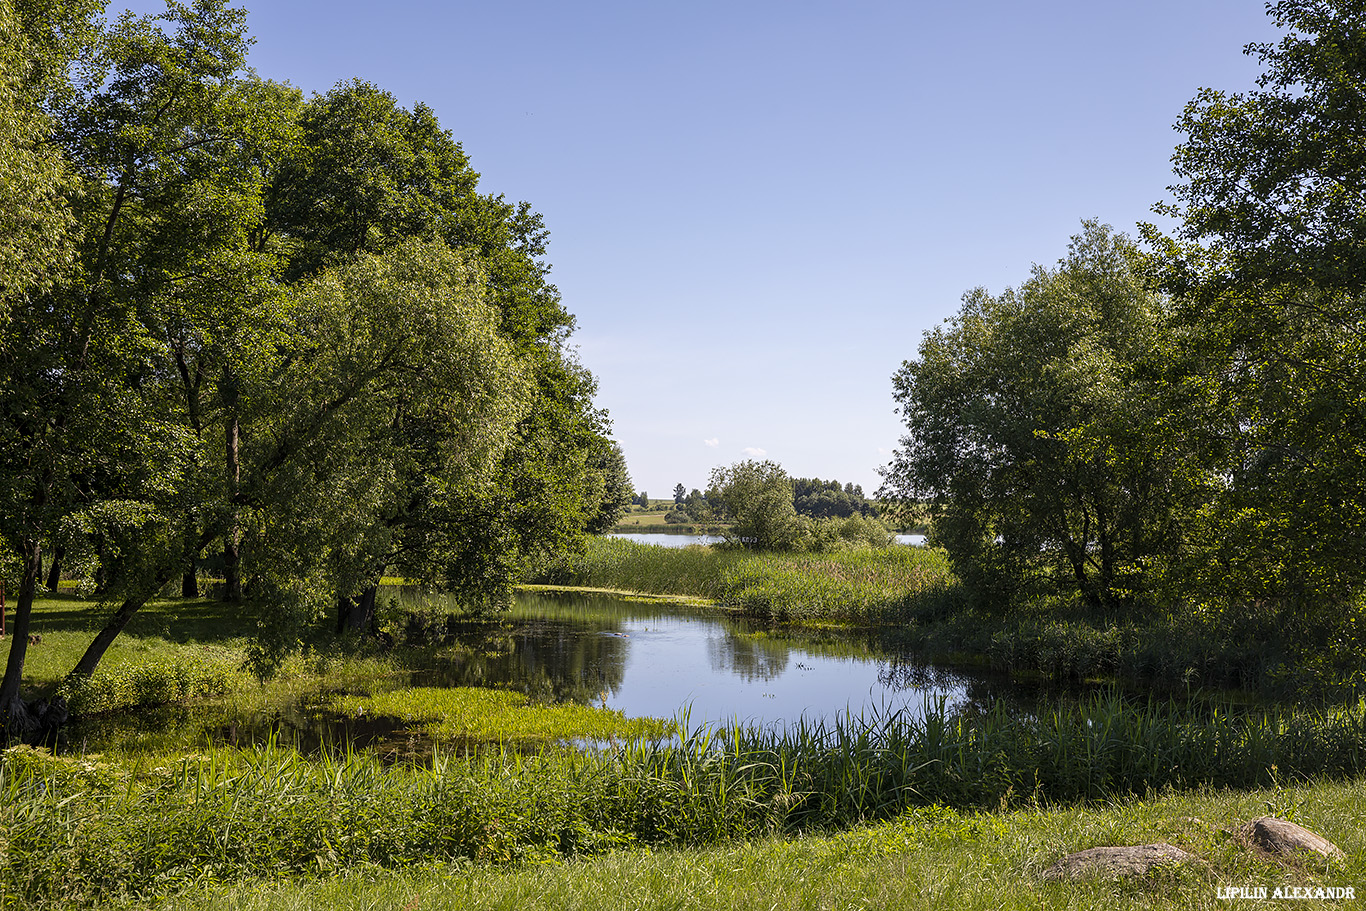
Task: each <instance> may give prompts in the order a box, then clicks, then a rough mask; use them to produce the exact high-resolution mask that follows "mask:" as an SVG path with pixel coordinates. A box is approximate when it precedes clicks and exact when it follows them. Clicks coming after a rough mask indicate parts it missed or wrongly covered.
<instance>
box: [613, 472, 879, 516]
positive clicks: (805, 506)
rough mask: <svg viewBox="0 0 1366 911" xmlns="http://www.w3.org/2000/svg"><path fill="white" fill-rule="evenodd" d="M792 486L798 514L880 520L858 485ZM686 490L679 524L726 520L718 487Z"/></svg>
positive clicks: (678, 504)
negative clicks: (704, 490)
mask: <svg viewBox="0 0 1366 911" xmlns="http://www.w3.org/2000/svg"><path fill="white" fill-rule="evenodd" d="M791 485H792V506H793V508H794V509H796V510H797V515H800V516H809V517H811V518H813V519H848V518H849V517H851V516H862V517H864V518H872V519H876V518H878V506H877V503H875V502H874V501H872V500H870V499H868V498H867V497H866V496H864V494H863V488H862V487H861V486H860V485H858V484H853V483H848V484H841V483H840V482H839V481H836V480H834V479H831V480H829V481H822V480H821V479H820V478H793V479H792V481H791ZM685 490H686V488H685V487H684V486H683V485H682V484H678V485H676V486H675V487H674V490H673V494H674V507H673V509H672V510H671V511H670V513H669V515H670V516H675V515H676V516H677V521H678V522H685V521H691V522H714V521H718V520H724V519H725V518H726V515H725V507H724V506H723V505H722V503H721V495H720V492H719V491H717V489H716V488H715V487H714V486H713V487H709V488H707V490H706V492H705V493H704V492H703V491H701V490H698V489H697V488H696V487H694V488H693V489H692V490H691V491H689V492H687V493H684V491H685ZM648 502H649V501H648V499H646V497H645V495H644V494H641V495H640V496H639V497H637V498H636V503H637V504H639V505H640V506H643V507H647V506H648ZM656 502H658V501H656Z"/></svg>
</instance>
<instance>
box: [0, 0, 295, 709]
mask: <svg viewBox="0 0 1366 911" xmlns="http://www.w3.org/2000/svg"><path fill="white" fill-rule="evenodd" d="M22 9H23V11H24V13H25V14H26V15H27V16H28V17H29V19H28V20H26V21H29V22H30V23H32V22H34V21H41V22H43V23H44V25H43V29H46V30H47V31H43V30H41V29H40V31H39V33H40V34H42V35H48V36H53V35H58V36H61V37H60V38H59V40H57V44H56V45H54V44H52V43H50V42H47V43H45V41H43V40H39V41H37V42H36V44H35V45H34V46H35V47H40V48H41V47H48V48H51V47H56V46H60V47H67V48H68V49H70V48H72V47H73V45H72V44H71V43H70V42H71V41H75V42H76V45H75V46H78V47H79V46H83V47H84V48H85V50H88V51H89V52H90V56H91V59H92V61H93V62H92V64H91V66H92V71H91V76H90V78H88V79H86V80H84V81H82V82H80V83H79V84H76V85H73V86H71V88H70V89H69V90H68V89H67V88H66V87H65V86H64V87H63V89H62V91H60V92H58V93H56V94H54V95H52V96H50V97H49V98H48V103H49V104H50V106H51V110H52V111H53V112H54V113H53V121H52V144H53V146H54V147H56V148H60V149H61V150H62V153H63V156H64V159H65V163H66V167H67V169H68V171H69V173H70V174H71V175H72V181H73V182H74V181H78V182H79V187H77V186H76V185H75V184H74V183H68V185H67V187H66V190H67V194H68V198H67V202H68V204H69V205H70V211H71V212H72V214H73V215H74V221H73V223H72V243H71V250H72V254H73V255H72V258H71V269H70V270H69V271H65V272H62V273H61V274H60V275H57V276H54V280H53V281H51V283H50V284H48V285H45V286H43V291H42V293H41V295H35V294H32V293H30V294H28V295H26V296H25V297H24V298H23V299H21V300H19V301H16V303H18V304H20V306H16V307H15V308H14V309H12V310H11V312H10V316H11V320H10V322H9V324H8V325H7V327H6V329H7V335H6V337H5V338H4V339H3V349H2V350H3V374H4V380H3V389H2V390H0V398H3V400H4V407H3V409H2V410H3V421H4V426H3V428H2V429H0V435H2V436H3V437H4V444H5V445H4V451H5V456H4V458H5V460H6V464H5V466H3V467H0V473H5V474H6V475H7V476H9V477H10V478H11V479H12V480H13V483H10V484H6V485H4V486H5V487H6V489H7V492H8V494H9V496H8V498H7V499H6V501H5V504H4V509H5V512H6V514H7V518H8V519H10V520H11V521H8V522H7V523H5V524H6V526H7V531H6V534H7V538H8V539H9V540H10V541H11V542H13V543H14V545H15V546H17V547H18V548H19V549H20V550H21V551H22V553H23V554H24V560H23V562H24V565H25V566H26V567H27V569H26V570H25V574H24V580H25V581H24V585H23V588H24V589H26V590H27V589H29V584H28V583H29V582H30V581H32V580H31V578H30V577H31V575H32V573H31V572H30V570H32V569H35V568H36V567H37V566H38V565H40V554H41V542H42V541H43V540H53V539H55V538H57V537H58V536H59V534H63V535H65V534H69V533H70V531H71V530H72V529H75V530H77V531H78V532H79V533H80V534H82V535H84V536H85V537H86V538H87V539H92V540H94V541H96V542H98V544H97V546H98V548H99V555H98V556H99V573H98V575H99V579H100V585H101V591H102V594H103V595H104V597H105V598H106V600H110V601H113V602H115V603H117V602H118V601H119V600H120V599H121V600H122V605H121V606H120V607H119V609H118V610H116V611H115V612H114V614H113V616H112V617H111V618H110V621H109V623H108V624H107V625H106V628H105V629H104V630H102V631H101V632H100V634H99V635H97V637H96V642H95V644H94V645H92V647H91V651H89V652H87V656H86V659H83V660H82V662H81V663H80V664H78V666H77V671H78V672H79V671H83V670H84V669H86V668H87V667H89V666H90V661H91V660H98V655H99V654H102V653H103V649H104V648H105V647H107V644H108V641H109V640H110V639H112V637H113V636H115V635H117V633H118V631H119V630H120V629H122V626H123V624H126V622H127V619H128V618H129V617H130V616H131V615H132V613H133V612H135V611H136V610H137V609H138V608H139V607H140V606H141V604H142V603H143V602H144V601H145V600H146V599H147V598H148V597H149V596H150V595H151V594H152V593H154V592H155V590H156V589H157V588H158V587H160V584H161V583H162V582H164V581H165V579H166V576H164V575H163V570H165V568H166V567H167V566H169V567H171V568H172V570H174V569H175V568H178V567H179V565H181V563H182V562H183V558H182V551H183V549H184V547H185V546H186V542H185V536H184V533H183V529H182V528H180V527H179V517H182V516H183V515H184V514H185V513H186V510H187V509H188V508H189V503H190V502H191V501H192V500H193V497H192V495H191V491H192V490H193V484H192V479H193V478H194V476H195V474H196V470H197V469H196V466H197V464H198V463H199V460H200V457H201V455H202V453H199V452H198V451H197V446H196V443H195V441H194V440H192V439H190V438H188V437H187V436H185V435H184V434H182V433H181V432H180V422H181V417H180V413H179V412H178V406H177V403H176V402H175V400H174V397H173V395H172V394H171V391H170V390H171V387H170V386H169V384H168V383H167V382H166V380H167V378H168V377H169V376H171V375H172V368H171V365H170V364H169V362H168V361H167V360H166V358H165V348H164V347H163V346H162V344H161V339H162V337H163V330H164V327H165V312H166V311H164V310H163V309H162V308H163V307H164V306H165V305H166V304H167V302H168V301H172V300H174V301H176V302H177V304H176V305H177V306H179V305H180V303H181V302H183V301H186V300H188V299H191V298H194V297H196V296H213V295H232V294H235V293H238V292H239V291H240V290H241V289H242V288H243V287H244V286H248V285H252V284H253V283H256V282H257V281H258V280H260V279H262V278H264V277H265V275H266V274H267V273H268V269H267V270H265V271H263V270H262V269H260V268H259V267H260V263H259V261H257V260H256V259H255V258H253V257H250V256H247V257H243V256H240V255H239V254H240V253H241V236H242V231H243V225H244V219H243V218H242V217H241V213H243V212H245V211H246V210H247V209H249V208H250V202H249V197H250V196H251V194H252V192H253V190H252V182H251V181H250V180H249V179H244V175H243V173H242V171H241V170H240V169H238V168H236V167H235V166H234V165H233V164H232V161H233V159H232V156H230V155H225V154H224V153H223V152H222V151H221V147H222V146H223V145H230V144H232V143H233V142H235V141H236V139H237V138H238V137H241V136H242V135H243V131H242V130H240V129H239V125H240V124H241V123H242V120H241V118H240V116H239V111H240V106H239V105H238V104H237V102H236V99H235V97H234V96H235V92H236V86H237V84H236V82H235V81H234V79H233V78H232V76H233V74H234V73H235V72H236V71H237V70H238V69H239V68H240V67H241V63H242V59H243V57H242V54H243V52H244V48H245V33H244V30H243V26H242V14H241V13H240V12H238V11H234V10H230V9H228V8H227V7H226V6H225V5H224V4H222V3H220V2H213V0H201V2H199V3H197V4H195V5H194V6H193V7H185V6H179V5H175V6H173V7H172V8H171V10H170V12H168V13H167V14H166V16H164V17H159V18H144V19H137V18H134V17H131V16H125V17H123V18H122V19H121V20H120V21H119V22H118V23H117V24H116V25H115V26H113V27H112V28H111V29H109V30H108V32H107V33H103V34H98V35H97V33H96V31H95V30H94V27H93V25H91V24H90V23H89V21H87V20H81V19H79V17H77V19H76V20H74V21H73V20H71V19H70V18H69V16H70V15H71V14H73V13H76V12H79V11H80V10H81V9H83V8H82V7H78V6H77V5H75V4H59V3H52V4H48V5H47V7H44V6H43V5H41V4H35V5H33V6H25V7H22ZM85 9H86V11H87V12H88V8H85ZM44 10H46V11H47V12H55V13H57V15H56V17H55V18H52V19H48V18H45V13H44ZM82 22H84V25H83V24H82ZM161 23H165V24H166V25H167V26H170V27H171V31H170V33H168V32H167V31H163V29H162V28H160V27H159V26H160V24H161ZM67 24H70V25H72V28H71V29H70V30H69V31H68V30H66V29H67ZM30 34H32V33H30ZM82 42H84V45H82ZM61 58H62V53H57V54H55V55H43V54H40V55H39V56H37V57H36V58H34V60H35V65H36V66H37V67H38V68H41V69H44V70H45V71H47V72H50V73H52V74H58V73H60V74H62V75H60V76H58V75H54V76H53V77H52V78H53V79H55V80H57V81H59V82H60V81H61V80H62V79H64V77H65V71H64V69H63V67H62V66H61V63H60V60H61ZM68 59H69V58H68ZM40 208H41V206H40ZM20 242H21V243H25V244H31V243H35V242H36V241H34V240H33V238H28V239H27V240H25V239H23V238H21V239H20ZM56 246H57V247H60V246H61V244H57V245H56ZM34 252H35V261H42V259H43V256H44V254H43V252H42V251H34ZM20 602H21V603H20V612H21V614H23V615H24V619H23V620H21V622H20V624H19V625H20V626H22V625H24V623H26V622H27V619H26V618H27V611H28V609H29V605H31V590H30V591H29V593H28V594H27V595H25V594H24V592H22V591H21V599H20ZM23 661H24V650H23V649H22V648H14V649H11V651H10V657H9V662H8V664H7V667H6V679H5V683H4V684H3V686H0V701H2V702H3V703H4V709H3V710H4V711H5V713H6V717H7V723H8V724H9V726H10V728H11V730H16V729H17V730H23V729H24V728H26V727H29V726H30V723H31V719H29V718H27V717H26V712H25V709H24V706H23V704H22V701H21V700H20V699H19V697H18V687H19V680H20V678H21V675H22V665H23Z"/></svg>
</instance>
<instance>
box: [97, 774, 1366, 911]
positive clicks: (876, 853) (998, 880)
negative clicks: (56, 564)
mask: <svg viewBox="0 0 1366 911" xmlns="http://www.w3.org/2000/svg"><path fill="white" fill-rule="evenodd" d="M1268 807H1270V808H1272V809H1276V810H1278V811H1280V812H1282V813H1285V814H1286V815H1289V816H1290V817H1291V818H1294V819H1295V820H1296V821H1298V822H1300V823H1301V824H1303V825H1306V826H1308V827H1310V828H1312V829H1314V830H1316V831H1318V832H1320V833H1322V834H1324V835H1325V836H1326V837H1328V838H1329V839H1330V840H1332V841H1334V842H1335V843H1337V844H1338V845H1339V846H1340V847H1341V848H1342V849H1343V850H1344V851H1345V852H1346V858H1345V859H1344V860H1342V861H1337V862H1333V863H1327V864H1323V863H1308V862H1301V863H1300V864H1297V865H1295V866H1290V867H1286V866H1282V865H1280V864H1277V863H1274V862H1271V861H1268V860H1265V859H1262V858H1259V857H1257V856H1256V855H1254V854H1252V853H1251V852H1249V851H1247V850H1246V849H1244V848H1242V847H1241V846H1240V845H1239V844H1238V843H1237V842H1236V840H1235V839H1233V838H1232V837H1231V836H1230V835H1229V834H1228V831H1229V830H1231V829H1232V828H1233V827H1235V826H1236V825H1237V824H1239V823H1241V822H1243V821H1246V820H1248V819H1251V818H1253V817H1255V816H1259V815H1263V814H1265V813H1267V811H1268ZM1362 818H1366V782H1363V781H1360V780H1354V781H1346V782H1336V783H1322V784H1316V785H1313V786H1311V787H1299V788H1277V789H1264V790H1258V791H1251V792H1231V791H1222V790H1212V789H1202V790H1199V791H1194V792H1188V793H1183V794H1171V793H1168V794H1162V795H1150V796H1148V797H1146V798H1145V799H1142V800H1134V801H1123V802H1112V803H1108V804H1105V805H1101V806H1093V807H1069V808H1052V809H1050V808H1041V807H1025V808H1021V809H1018V810H1012V811H994V812H980V813H979V812H973V813H959V812H955V811H952V810H946V809H944V808H940V807H931V808H923V809H916V810H911V811H908V812H906V813H905V814H902V815H901V816H899V817H897V818H896V819H893V820H890V821H887V822H884V823H881V824H876V825H869V826H861V827H858V828H855V829H853V830H850V831H847V832H841V833H836V834H831V835H824V836H807V837H802V838H797V839H785V838H775V837H766V838H759V839H751V840H743V841H737V842H731V843H725V844H721V845H717V846H712V847H706V848H702V849H687V850H684V849H667V848H664V849H661V848H633V849H624V850H616V851H612V852H609V853H606V854H602V855H598V856H591V857H584V858H581V859H579V860H576V861H573V862H569V863H555V864H540V863H523V864H521V865H518V866H515V867H512V868H506V867H498V866H489V865H486V864H475V865H473V866H466V865H463V864H449V863H439V862H436V863H434V862H428V863H425V864H421V865H419V866H418V867H417V868H415V869H412V870H406V871H405V870H383V869H377V868H374V867H361V868H358V869H354V870H352V871H350V872H349V873H347V874H345V875H323V876H314V875H307V874H305V875H301V876H298V877H292V878H289V879H286V880H283V881H281V880H278V879H276V878H274V877H273V876H270V875H269V874H268V873H263V874H261V875H259V876H257V877H250V878H248V879H246V880H244V881H243V880H237V881H231V882H217V883H216V882H214V881H213V878H212V875H211V874H210V873H209V872H208V871H204V872H202V873H201V874H200V876H199V877H198V882H195V881H193V880H192V881H191V882H190V883H189V884H187V889H186V890H185V891H182V892H177V893H173V894H172V895H171V896H170V897H169V898H167V899H166V900H165V903H164V905H161V906H163V907H174V908H183V909H187V911H190V909H194V911H200V909H202V911H305V909H310V911H311V909H339V911H362V909H364V911H370V909H379V908H386V909H387V908H393V909H404V911H424V909H465V911H485V909H489V911H492V909H600V908H631V909H650V911H655V909H658V911H677V909H693V908H696V909H718V911H725V909H734V911H774V909H793V911H796V909H803V911H804V909H817V908H829V909H855V908H857V909H862V908H907V909H922V908H924V909H931V908H955V909H965V911H977V909H982V911H986V909H1036V908H1048V909H1091V908H1107V909H1108V908H1145V909H1146V908H1152V909H1167V908H1179V909H1216V908H1218V909H1227V908H1229V907H1237V905H1231V904H1230V903H1229V902H1227V901H1219V900H1217V899H1216V897H1215V896H1216V889H1217V887H1218V886H1220V885H1266V886H1269V887H1273V888H1274V887H1275V886H1277V885H1282V886H1289V885H1323V886H1335V885H1336V886H1343V885H1349V886H1355V887H1356V889H1357V892H1358V894H1360V893H1361V892H1362V887H1363V885H1366V828H1363V827H1362V826H1361V824H1360V820H1361V819H1362ZM1157 841H1165V842H1169V843H1173V844H1176V845H1178V846H1180V847H1183V848H1185V849H1186V850H1188V851H1191V852H1192V853H1195V854H1197V855H1198V856H1199V857H1201V858H1202V859H1203V860H1204V861H1205V863H1203V864H1201V865H1197V866H1194V867H1190V868H1186V869H1183V870H1170V871H1165V872H1162V873H1160V874H1156V875H1153V876H1150V877H1146V878H1140V879H1137V880H1130V881H1121V882H1078V883H1060V882H1047V881H1044V880H1042V879H1041V878H1040V875H1039V874H1040V872H1041V871H1042V870H1043V869H1044V868H1045V867H1046V866H1047V865H1049V864H1050V863H1052V862H1053V861H1055V860H1057V859H1058V858H1059V857H1061V856H1062V855H1063V854H1066V853H1069V852H1072V851H1078V850H1082V849H1085V848H1089V847H1094V846H1097V845H1105V844H1146V843H1152V842H1157ZM119 904H122V903H119ZM128 904H130V905H137V906H140V907H151V906H152V904H153V902H152V901H143V902H137V901H130V902H128ZM158 904H159V903H158ZM1349 904H1350V903H1349ZM1261 906H1262V905H1260V904H1259V905H1257V907H1261ZM1288 906H1292V907H1317V905H1314V904H1313V903H1310V902H1294V903H1289V904H1288ZM1248 907H1252V906H1251V905H1249V906H1248ZM1272 907H1275V905H1272Z"/></svg>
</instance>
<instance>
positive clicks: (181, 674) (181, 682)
mask: <svg viewBox="0 0 1366 911" xmlns="http://www.w3.org/2000/svg"><path fill="white" fill-rule="evenodd" d="M236 676H237V675H236V672H235V669H234V668H232V667H230V666H227V665H223V664H210V663H207V662H202V661H188V662H175V663H140V664H124V665H120V666H118V667H115V668H108V669H105V670H101V671H99V672H98V673H96V674H94V675H92V676H90V677H72V678H68V679H67V680H65V681H63V682H62V685H61V686H60V687H58V689H57V693H58V695H60V696H62V697H63V698H64V699H66V703H67V708H68V709H70V711H71V713H72V714H73V715H76V716H78V717H82V716H89V715H100V714H106V713H109V712H116V711H126V710H128V709H139V708H152V707H155V706H159V705H165V704H167V703H171V702H188V701H190V700H192V699H197V698H200V697H204V696H222V695H224V694H225V693H227V692H228V688H229V686H230V685H231V684H232V683H233V682H234V680H235V678H236Z"/></svg>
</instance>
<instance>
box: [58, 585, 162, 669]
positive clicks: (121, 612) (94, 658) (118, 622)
mask: <svg viewBox="0 0 1366 911" xmlns="http://www.w3.org/2000/svg"><path fill="white" fill-rule="evenodd" d="M173 578H175V572H174V571H171V570H168V571H166V572H164V573H162V574H161V575H159V576H157V580H156V583H155V584H154V585H153V586H152V588H150V589H146V590H144V593H143V594H138V595H133V596H131V597H129V598H128V599H127V600H126V601H124V602H123V604H121V605H119V609H118V610H117V611H115V612H114V616H112V617H110V618H109V622H108V623H106V624H105V625H104V629H102V630H100V631H99V632H98V633H96V634H95V641H94V642H91V643H90V647H89V648H87V649H86V650H85V654H84V655H82V656H81V660H80V661H78V662H76V666H75V667H74V668H72V669H71V673H70V674H68V675H67V676H68V677H89V676H90V675H91V674H93V673H95V668H97V667H99V664H100V659H101V658H103V657H104V653H105V652H106V651H108V650H109V646H110V644H111V643H113V641H114V640H115V639H117V638H118V635H119V633H121V632H123V629H124V627H126V626H127V625H128V621H129V620H132V619H133V615H134V614H136V613H137V612H138V611H139V610H141V609H142V606H143V605H144V604H146V603H147V599H148V598H150V597H151V596H152V595H154V594H156V593H157V592H158V591H160V590H161V587H162V586H163V585H165V584H166V583H167V582H169V581H171V579H173Z"/></svg>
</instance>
